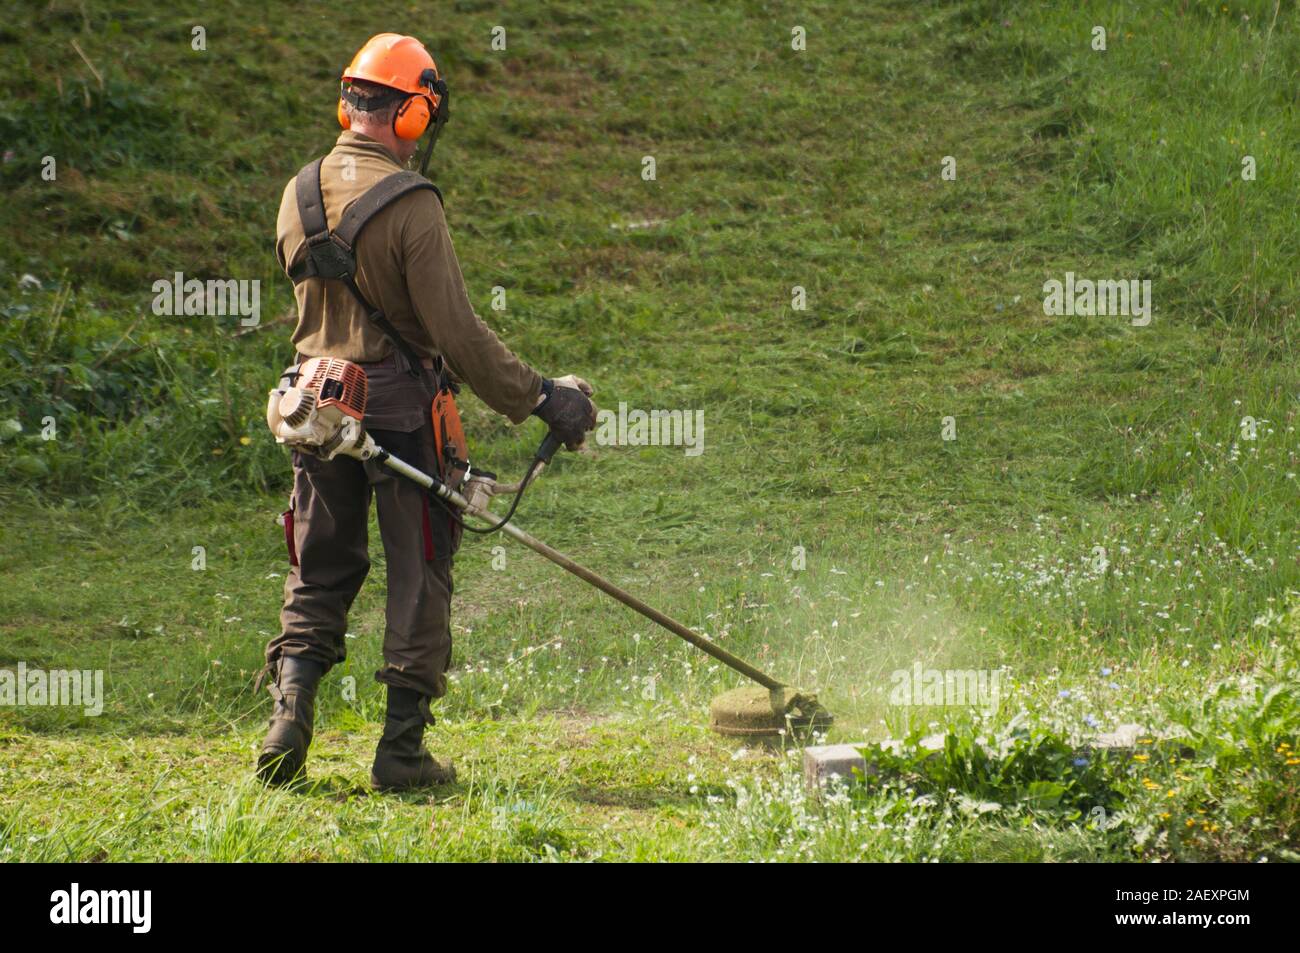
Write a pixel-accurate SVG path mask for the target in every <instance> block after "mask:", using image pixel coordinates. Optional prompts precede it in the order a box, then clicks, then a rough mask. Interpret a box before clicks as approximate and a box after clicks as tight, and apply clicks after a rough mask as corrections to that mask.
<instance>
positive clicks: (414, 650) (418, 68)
mask: <svg viewBox="0 0 1300 953" xmlns="http://www.w3.org/2000/svg"><path fill="white" fill-rule="evenodd" d="M446 97H447V87H446V84H445V83H444V82H443V80H442V77H441V75H440V74H439V73H438V70H437V67H436V65H435V64H434V61H433V58H432V57H431V56H430V55H429V54H428V52H427V51H426V50H425V48H424V47H423V46H422V45H421V44H420V42H419V41H418V40H416V39H415V38H414V37H409V36H399V35H397V34H393V33H386V34H380V35H379V36H376V37H373V38H371V39H370V40H369V41H368V42H367V43H366V44H365V46H363V47H362V48H361V50H360V51H359V52H358V53H357V55H356V57H355V58H354V59H353V61H352V64H351V65H350V66H349V67H348V69H347V70H346V71H345V72H344V74H343V82H342V86H341V93H340V100H339V121H340V123H341V124H342V125H343V127H344V130H345V131H344V132H343V134H342V135H340V136H339V138H338V141H337V142H336V143H335V146H334V149H333V150H332V151H331V152H330V153H329V154H328V155H327V156H325V158H324V159H323V160H321V161H320V163H319V167H318V168H319V172H318V173H316V171H315V169H316V166H315V164H313V165H310V166H308V167H307V168H305V169H304V170H303V172H302V173H300V175H299V177H298V178H296V179H295V180H294V181H291V182H290V183H289V184H288V186H287V187H286V189H285V191H284V197H283V200H282V202H281V205H280V214H279V220H278V222H277V223H276V255H277V257H278V258H279V261H280V264H281V266H282V267H284V268H285V270H286V271H287V272H289V274H290V277H291V278H293V279H294V281H295V295H296V297H297V302H298V315H299V317H298V324H297V327H296V328H295V330H294V333H293V343H294V346H295V347H296V348H297V352H298V360H299V361H303V360H306V359H307V358H310V357H327V356H328V357H337V358H344V359H347V360H351V361H355V362H357V363H359V364H361V365H362V367H363V368H364V369H365V371H366V374H367V377H368V379H369V396H368V401H367V406H366V415H365V421H364V423H365V426H366V428H367V429H368V430H369V431H370V432H371V433H373V434H374V436H375V439H376V441H377V442H378V443H379V444H380V445H382V446H383V447H385V448H387V449H388V450H390V451H392V452H393V453H394V454H396V455H397V456H399V457H401V458H402V459H404V460H408V461H410V462H411V463H413V464H415V465H416V466H419V467H420V468H421V469H424V470H425V471H426V472H430V473H438V472H439V465H440V462H441V461H440V460H439V459H438V457H437V456H436V455H435V433H434V425H433V422H432V419H431V415H430V405H431V401H432V399H433V397H434V394H435V393H436V392H437V391H438V390H439V389H440V388H442V387H445V386H447V385H449V384H451V383H452V382H453V381H455V380H459V381H463V382H464V383H466V384H468V385H469V386H470V387H471V388H472V389H473V390H474V392H475V394H477V395H478V396H479V397H480V398H481V399H482V400H483V401H484V403H486V404H487V405H488V406H489V407H491V408H492V409H493V410H495V411H497V412H498V413H501V414H504V415H505V416H507V417H508V418H509V419H510V420H511V421H512V422H513V423H520V422H522V421H523V420H525V419H527V418H528V416H529V415H530V414H535V415H537V416H538V417H540V418H541V419H542V420H543V421H545V422H546V423H547V424H548V425H549V427H550V429H551V432H552V433H553V434H554V435H555V436H556V437H558V438H559V439H560V440H561V441H563V442H564V443H565V445H566V446H567V447H568V448H569V449H570V450H574V449H578V448H579V447H580V446H581V445H582V442H583V440H584V438H585V433H586V431H589V430H591V429H592V428H593V427H594V426H595V417H596V412H595V407H594V405H593V404H592V403H591V401H590V400H589V399H588V396H589V395H590V394H591V388H590V386H589V385H587V384H586V382H585V381H582V380H580V379H578V378H576V377H564V378H559V379H557V380H554V381H551V380H548V379H545V378H543V377H542V376H541V375H540V374H538V373H537V372H536V371H534V370H533V369H532V368H531V367H529V366H528V365H527V364H525V363H523V362H522V361H520V360H519V359H518V358H517V357H515V355H514V354H513V353H511V351H510V350H509V349H507V348H506V346H505V345H504V344H502V343H501V341H500V340H498V338H497V336H496V335H495V334H494V333H493V332H492V331H491V329H489V328H488V327H487V326H486V325H485V324H484V323H483V322H482V321H481V320H480V319H479V318H478V316H477V315H476V314H475V313H474V309H473V307H472V306H471V304H470V302H469V298H468V296H467V294H466V291H465V283H464V280H463V278H462V277H461V272H460V265H459V263H458V262H457V259H456V253H455V251H454V249H453V248H452V244H451V239H450V236H449V235H448V233H447V223H446V219H445V218H444V217H443V209H442V203H441V196H440V195H439V194H438V193H437V192H436V191H435V190H433V189H432V188H431V187H430V185H429V183H428V182H426V181H425V180H423V179H418V178H416V177H414V175H413V174H412V173H407V174H405V175H404V176H399V177H398V179H396V180H393V181H398V180H401V181H404V182H406V184H407V185H408V186H412V185H413V186H414V188H412V189H411V190H409V191H406V192H404V193H402V194H400V195H399V197H397V198H396V199H394V200H392V201H391V202H390V204H387V205H385V206H383V207H382V208H380V209H379V210H378V211H377V212H375V213H374V214H373V216H371V217H370V218H368V219H366V220H365V223H364V224H363V225H361V226H360V228H361V231H360V232H359V233H358V234H357V235H356V240H355V244H354V246H353V247H352V248H351V254H352V256H353V258H354V260H355V273H354V275H352V276H351V277H348V276H346V275H344V276H342V277H340V275H339V274H338V273H335V269H334V263H333V260H332V259H330V258H329V256H328V255H325V253H324V252H322V251H321V249H322V248H324V249H325V252H328V253H331V254H334V253H336V247H334V246H332V245H331V244H330V242H329V241H322V239H326V240H328V239H329V237H330V235H331V234H334V233H335V230H336V229H337V230H338V234H344V233H346V230H347V229H346V220H345V218H344V213H345V212H347V211H348V210H349V209H353V216H352V217H353V218H356V211H355V209H356V208H369V207H370V206H368V205H366V204H365V203H359V204H358V203H357V200H358V199H359V198H361V197H362V196H363V195H366V194H367V193H368V192H370V190H371V189H372V188H373V187H374V186H376V184H377V183H379V182H381V181H384V180H386V179H389V177H390V176H393V175H394V173H398V172H400V171H401V170H402V168H403V166H404V165H405V164H406V163H407V162H408V161H409V160H410V159H411V158H412V156H414V155H415V152H416V150H417V147H418V142H419V139H420V137H421V135H424V134H426V130H428V132H427V135H429V136H432V137H436V135H437V132H438V131H439V130H440V128H441V125H442V123H443V122H444V121H445V119H446V109H447V99H446ZM429 149H432V140H430V142H429V146H428V147H427V149H426V152H425V157H424V158H425V163H426V164H427V161H428V155H429V152H428V150H429ZM422 171H423V170H422ZM317 174H318V177H319V181H318V182H317V181H316V180H315V178H314V176H316V175H317ZM304 183H305V184H304ZM389 184H391V183H389ZM381 191H382V190H381ZM376 194H379V193H378V192H377V193H376ZM313 205H314V208H313ZM354 205H355V208H354ZM322 206H323V218H322V217H321V208H322ZM304 220H307V221H308V222H309V223H311V222H315V223H316V225H317V228H316V231H314V232H312V233H309V232H308V230H307V229H306V228H305V226H304ZM326 226H327V227H328V232H326V231H325V229H326ZM309 239H310V240H311V241H310V242H309ZM309 244H310V246H311V247H308V246H309ZM321 255H324V257H318V256H321ZM318 266H319V267H318ZM461 452H463V449H462V451H461ZM293 470H294V483H293V496H292V500H291V506H290V510H289V512H288V513H286V514H285V517H286V524H285V525H286V537H287V539H288V541H289V543H290V562H291V564H292V565H291V569H290V572H289V574H288V578H287V579H286V581H285V587H284V607H283V609H282V611H281V614H280V622H281V632H280V634H279V635H278V636H276V637H275V638H273V639H272V640H271V642H270V643H269V644H268V645H267V647H266V658H267V673H268V674H270V675H271V676H272V682H271V684H270V685H269V686H268V687H269V690H270V692H271V695H272V697H273V698H274V700H275V707H274V710H273V712H272V715H271V725H270V730H269V732H268V733H267V736H266V740H265V742H264V743H263V746H262V751H261V754H260V755H259V758H258V774H259V776H260V777H261V778H262V779H263V780H265V781H266V782H268V783H272V784H284V783H288V782H291V781H294V780H296V779H298V778H300V777H301V776H302V771H303V765H304V763H305V761H306V756H307V748H308V745H309V744H310V742H311V736H312V718H313V712H314V703H315V696H316V690H317V686H318V685H319V684H320V680H321V678H322V676H324V674H325V672H326V671H328V670H329V668H330V666H332V665H334V664H335V663H337V662H340V661H342V660H343V659H344V657H345V655H346V648H345V644H344V632H345V631H346V628H347V625H346V620H347V613H348V610H349V608H350V607H351V605H352V602H353V600H354V599H355V597H356V595H357V592H358V590H359V589H360V588H361V583H362V581H363V580H364V579H365V577H366V573H367V571H368V570H369V567H370V563H369V558H368V556H367V543H368V540H367V524H368V518H369V507H370V497H371V496H372V495H373V496H374V497H375V500H376V506H377V509H378V517H379V530H380V536H381V537H382V540H383V546H384V553H385V555H386V557H387V562H388V602H387V607H386V627H385V631H384V650H383V651H384V664H383V667H382V668H381V669H380V670H379V671H378V672H376V673H375V678H376V679H377V680H378V681H380V682H382V683H384V684H385V685H386V686H387V692H388V709H387V717H386V719H385V724H384V731H383V735H382V737H381V739H380V741H379V745H378V748H377V750H376V752H375V761H374V766H373V768H372V770H371V785H372V786H373V787H374V788H376V789H378V790H395V789H409V788H418V787H428V786H431V785H435V784H440V783H445V782H448V781H451V780H454V778H455V769H454V768H453V767H452V766H451V764H450V763H440V762H439V761H437V760H436V759H435V758H433V757H432V756H431V755H430V754H429V752H428V750H427V749H426V748H425V747H424V745H423V736H424V729H425V726H426V724H432V723H433V719H432V716H431V715H430V714H429V700H430V699H431V698H437V697H440V696H442V695H443V694H445V692H446V691H447V681H446V671H447V669H448V668H449V666H450V664H451V628H450V607H451V595H452V579H451V569H452V554H453V552H454V550H455V548H456V545H457V544H458V542H459V538H460V534H459V527H458V526H457V525H456V524H455V523H454V521H453V520H452V518H451V516H450V514H449V513H448V512H447V511H446V510H445V509H442V508H441V506H440V504H439V502H438V501H436V500H432V499H431V497H430V495H429V494H428V493H426V492H425V491H424V490H423V489H421V488H420V487H419V486H417V485H416V484H415V483H413V482H411V481H409V480H404V479H402V478H401V477H398V476H397V475H395V474H393V473H392V472H391V471H388V470H387V469H386V468H384V467H381V466H378V465H376V464H374V463H373V462H367V463H365V464H362V463H361V462H359V461H357V460H353V459H350V458H346V457H338V458H336V459H334V460H324V459H321V458H319V457H316V456H313V455H310V454H306V453H300V452H295V453H294V456H293Z"/></svg>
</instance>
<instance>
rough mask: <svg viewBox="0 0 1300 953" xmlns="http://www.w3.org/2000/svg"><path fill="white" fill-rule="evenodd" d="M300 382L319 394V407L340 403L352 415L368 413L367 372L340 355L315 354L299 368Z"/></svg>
mask: <svg viewBox="0 0 1300 953" xmlns="http://www.w3.org/2000/svg"><path fill="white" fill-rule="evenodd" d="M298 373H299V378H298V386H299V387H301V388H302V389H304V390H310V391H314V392H315V393H316V394H318V395H319V397H318V399H317V402H316V406H317V407H337V408H338V409H339V410H340V411H342V412H343V413H345V414H347V415H348V416H349V417H355V418H356V419H357V420H360V419H362V418H363V417H364V416H365V414H366V388H367V386H369V385H368V383H367V381H366V372H365V371H364V370H362V369H361V367H359V366H358V365H356V364H353V363H352V362H351V361H345V360H343V359H341V358H337V357H313V358H311V359H310V360H307V361H303V363H302V366H301V367H300V368H299V369H298Z"/></svg>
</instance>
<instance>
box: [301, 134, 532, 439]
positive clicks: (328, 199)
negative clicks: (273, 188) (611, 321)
mask: <svg viewBox="0 0 1300 953" xmlns="http://www.w3.org/2000/svg"><path fill="white" fill-rule="evenodd" d="M401 168H402V167H401V166H400V165H399V164H398V162H397V157H396V156H394V155H393V154H392V153H391V152H390V151H389V150H388V149H387V148H385V147H384V146H383V145H381V144H380V143H378V142H376V141H375V140H373V139H371V138H369V137H367V136H363V135H361V134H360V133H356V132H350V131H346V132H344V133H343V134H342V135H340V136H339V138H338V141H337V142H336V143H335V145H334V149H333V150H332V151H331V152H330V154H329V155H327V156H326V157H325V161H324V162H322V163H321V176H320V178H321V194H322V196H323V198H324V200H325V216H326V219H327V220H328V222H329V226H330V228H335V227H337V226H338V223H339V220H340V219H341V218H342V217H343V213H344V211H346V209H347V207H348V205H349V204H351V203H352V201H353V200H354V199H356V198H358V197H359V196H360V195H361V194H362V193H364V192H366V191H367V190H368V189H369V188H370V187H371V186H372V185H374V184H375V183H377V182H379V180H380V179H383V178H385V177H386V176H389V175H391V174H392V173H394V172H398V171H401ZM305 244H306V236H305V235H304V234H303V229H302V221H301V219H300V218H299V216H298V201H297V197H296V193H295V190H294V182H293V180H292V179H291V180H290V181H289V184H288V185H287V186H286V187H285V190H284V196H283V198H282V199H281V201H280V216H279V220H278V221H277V222H276V242H275V253H276V257H277V258H279V260H280V265H281V267H285V266H286V264H292V263H294V262H297V261H298V259H299V258H301V257H302V256H304V255H305V254H306V249H305V248H304V247H303V246H304V245H305ZM355 251H356V256H357V274H356V281H357V285H358V286H360V288H361V292H362V294H364V295H365V296H366V299H367V300H368V301H369V302H370V303H371V304H373V305H375V306H376V307H378V308H379V309H380V310H381V311H383V313H384V314H385V315H386V316H387V318H388V320H389V321H391V322H392V323H393V326H394V327H396V328H397V331H398V333H399V334H401V335H402V337H403V338H405V339H406V340H407V342H408V343H409V344H410V345H411V347H412V348H414V349H415V351H416V352H417V353H419V354H420V355H422V356H425V357H435V356H437V355H439V354H441V355H442V356H443V358H444V359H445V360H446V362H447V364H448V366H449V367H450V368H451V371H452V373H453V374H455V375H456V377H458V378H460V379H461V380H462V381H464V382H465V383H467V384H468V385H469V386H470V388H471V389H472V390H473V391H474V393H475V394H477V395H478V396H479V397H480V398H481V399H482V400H483V402H484V403H485V404H487V405H488V406H489V407H491V408H492V409H493V410H495V411H497V412H498V413H501V414H504V415H505V416H507V417H509V418H510V419H511V420H512V421H513V422H514V423H520V422H522V421H523V420H524V419H526V418H527V417H528V415H529V414H530V413H531V412H532V410H533V408H534V406H536V404H537V398H538V396H539V394H540V392H541V386H542V378H541V375H540V374H538V373H537V372H536V371H535V370H533V369H532V368H531V367H529V366H528V365H527V364H525V363H524V362H523V361H521V360H520V359H519V358H517V357H516V356H515V355H514V353H513V352H512V351H511V350H510V349H509V348H507V347H506V346H505V345H504V344H503V343H502V342H501V340H500V339H499V338H498V337H497V336H496V334H495V333H494V332H493V331H492V329H491V328H489V327H488V326H487V325H486V324H484V323H483V321H482V320H481V319H480V318H479V317H478V315H477V314H475V313H474V308H473V305H471V304H470V300H469V295H468V294H467V293H466V290H465V279H464V278H463V277H462V275H461V271H460V262H459V261H458V260H457V258H456V250H455V249H454V248H453V247H452V244H451V236H450V235H449V234H448V232H447V220H446V218H445V217H444V216H443V212H442V203H441V202H439V201H438V198H437V196H435V195H434V194H433V193H432V192H430V191H429V190H428V189H419V190H417V191H415V192H411V193H409V194H407V195H405V196H403V197H402V198H400V199H398V200H397V201H396V202H394V203H393V204H391V205H389V206H388V207H387V208H385V209H384V210H383V211H381V212H379V213H378V214H377V215H376V216H375V217H374V218H373V219H371V220H370V223H369V224H368V225H366V227H365V229H364V230H363V231H362V232H361V235H360V237H359V238H358V239H357V247H356V250H355ZM294 294H295V295H296V297H297V299H298V326H297V327H296V328H295V329H294V332H293V343H294V345H295V346H296V347H297V349H298V353H299V354H301V355H303V356H304V357H340V358H344V359H346V360H350V361H357V362H358V363H368V362H372V361H378V360H381V359H382V358H384V357H386V356H387V355H388V354H389V353H390V352H391V351H392V350H393V345H392V343H391V342H390V341H389V340H388V337H387V336H386V335H385V334H384V332H383V331H381V330H380V329H379V328H377V327H376V326H375V325H374V324H373V323H372V322H371V321H370V320H369V319H368V318H367V317H366V313H365V311H364V310H363V309H362V307H361V305H360V304H358V303H357V300H356V299H355V298H354V297H352V294H351V293H350V292H349V291H348V289H347V286H346V285H344V284H343V282H341V281H331V280H326V279H321V278H308V279H306V280H305V281H302V282H300V283H299V284H298V285H297V286H296V287H295V289H294Z"/></svg>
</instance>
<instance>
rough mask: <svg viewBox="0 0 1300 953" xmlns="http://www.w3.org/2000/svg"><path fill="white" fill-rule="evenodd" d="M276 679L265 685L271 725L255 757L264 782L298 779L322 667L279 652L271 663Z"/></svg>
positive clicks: (287, 782)
mask: <svg viewBox="0 0 1300 953" xmlns="http://www.w3.org/2000/svg"><path fill="white" fill-rule="evenodd" d="M274 665H275V680H274V681H273V682H271V683H270V684H269V685H267V686H266V687H267V690H268V691H269V692H270V693H271V697H272V698H274V699H275V708H274V709H273V710H272V711H271V727H270V730H269V731H267V733H266V740H265V741H263V742H262V753H261V754H259V755H258V756H257V776H258V777H259V778H261V779H262V780H263V781H264V782H265V783H267V784H274V785H282V784H289V783H290V782H293V781H297V780H300V779H301V777H302V774H303V766H304V765H305V764H306V763H307V746H308V745H310V744H311V735H312V718H313V715H314V713H315V707H316V687H317V686H318V685H319V684H320V680H321V677H322V676H323V675H324V674H325V666H324V665H323V664H321V663H320V662H315V661H312V660H311V659H304V658H296V657H294V656H292V655H282V656H280V658H279V659H278V660H277V661H276V662H275V663H274Z"/></svg>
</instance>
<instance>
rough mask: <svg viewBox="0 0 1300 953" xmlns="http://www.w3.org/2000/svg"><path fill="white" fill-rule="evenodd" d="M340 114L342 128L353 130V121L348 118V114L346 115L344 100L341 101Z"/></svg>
mask: <svg viewBox="0 0 1300 953" xmlns="http://www.w3.org/2000/svg"><path fill="white" fill-rule="evenodd" d="M338 114H339V125H340V126H342V127H343V128H344V129H351V128H352V120H351V119H349V118H348V114H347V113H345V112H344V111H343V100H342V99H340V100H339V109H338Z"/></svg>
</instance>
